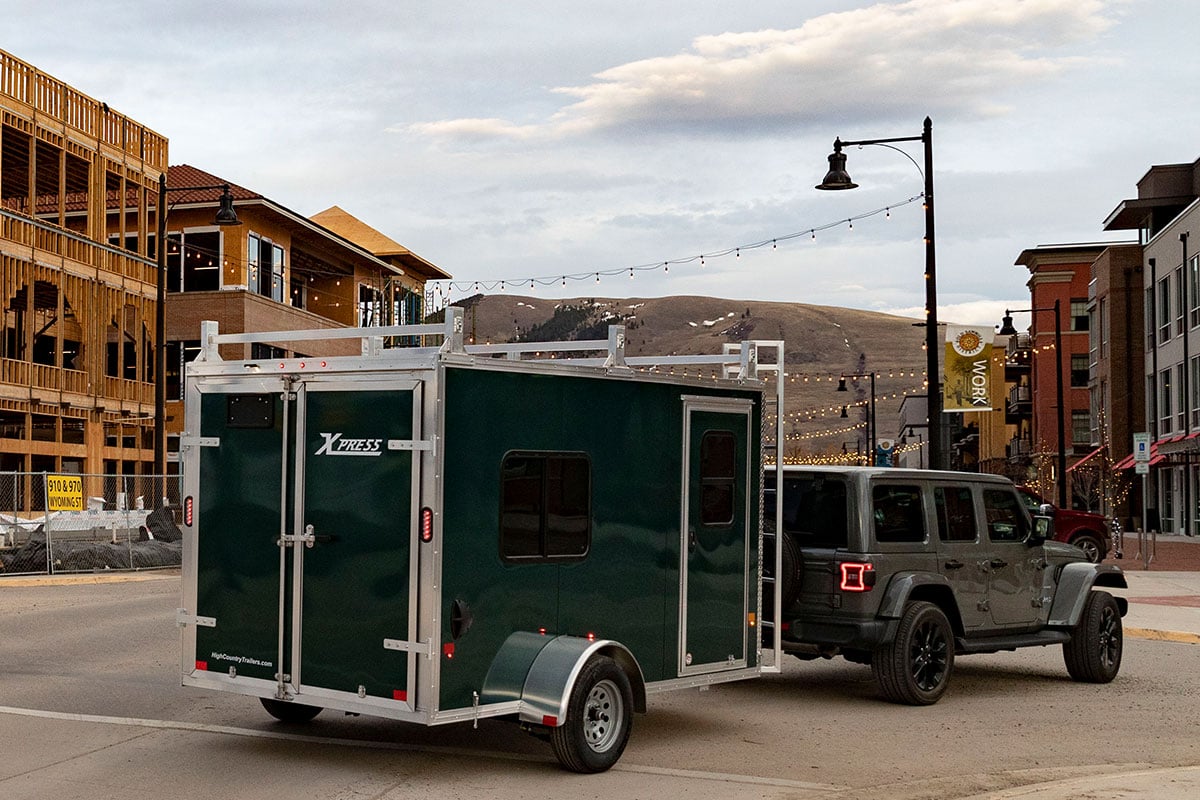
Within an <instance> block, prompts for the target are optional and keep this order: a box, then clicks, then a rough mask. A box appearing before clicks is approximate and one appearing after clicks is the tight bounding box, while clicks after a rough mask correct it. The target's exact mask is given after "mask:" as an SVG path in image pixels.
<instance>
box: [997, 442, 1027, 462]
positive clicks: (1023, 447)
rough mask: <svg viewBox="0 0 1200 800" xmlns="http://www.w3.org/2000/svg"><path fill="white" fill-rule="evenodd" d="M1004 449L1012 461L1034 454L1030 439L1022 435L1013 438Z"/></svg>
mask: <svg viewBox="0 0 1200 800" xmlns="http://www.w3.org/2000/svg"><path fill="white" fill-rule="evenodd" d="M1004 449H1005V452H1006V453H1007V455H1008V459H1009V460H1010V461H1014V460H1019V459H1024V458H1029V457H1030V456H1031V455H1033V445H1031V444H1030V442H1029V440H1028V439H1022V438H1020V437H1014V438H1013V439H1011V440H1010V441H1009V443H1008V444H1007V445H1006V446H1005V448H1004Z"/></svg>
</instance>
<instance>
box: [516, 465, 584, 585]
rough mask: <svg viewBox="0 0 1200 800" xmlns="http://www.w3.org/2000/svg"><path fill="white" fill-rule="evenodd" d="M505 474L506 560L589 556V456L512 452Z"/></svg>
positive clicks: (561, 559) (520, 560)
mask: <svg viewBox="0 0 1200 800" xmlns="http://www.w3.org/2000/svg"><path fill="white" fill-rule="evenodd" d="M500 476H501V478H500V481H501V489H500V557H501V558H502V559H503V560H504V561H506V562H510V563H511V562H520V563H528V562H530V561H564V560H567V561H569V560H573V559H580V558H583V557H584V556H585V555H587V551H588V545H589V543H590V540H591V533H592V524H591V493H592V477H591V464H590V463H589V461H588V459H587V457H586V456H582V455H577V454H567V453H509V454H508V455H506V456H505V457H504V461H503V463H502V464H501V466H500Z"/></svg>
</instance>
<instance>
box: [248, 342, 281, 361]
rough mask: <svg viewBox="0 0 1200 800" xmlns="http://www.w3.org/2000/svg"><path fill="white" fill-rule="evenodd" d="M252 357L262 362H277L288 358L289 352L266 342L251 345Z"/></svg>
mask: <svg viewBox="0 0 1200 800" xmlns="http://www.w3.org/2000/svg"><path fill="white" fill-rule="evenodd" d="M250 357H251V358H253V359H257V360H260V361H262V360H265V361H277V360H278V359H281V358H287V350H284V349H283V348H282V347H276V346H275V345H273V344H266V343H265V342H253V343H251V345H250Z"/></svg>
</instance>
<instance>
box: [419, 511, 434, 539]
mask: <svg viewBox="0 0 1200 800" xmlns="http://www.w3.org/2000/svg"><path fill="white" fill-rule="evenodd" d="M421 541H422V542H432V541H433V509H431V508H428V507H426V508H422V509H421Z"/></svg>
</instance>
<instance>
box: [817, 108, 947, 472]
mask: <svg viewBox="0 0 1200 800" xmlns="http://www.w3.org/2000/svg"><path fill="white" fill-rule="evenodd" d="M894 142H922V143H923V144H924V146H925V147H924V149H925V168H924V169H921V165H920V164H917V162H916V161H915V160H914V159H913V157H912V156H910V155H909V154H908V153H906V152H904V151H903V150H901V149H900V148H898V147H892V143H894ZM869 144H877V145H882V146H883V147H888V148H890V149H892V150H895V151H896V152H898V153H900V154H901V155H903V156H904V157H905V158H907V159H908V160H909V161H912V162H913V165H914V166H916V168H917V171H918V172H920V173H921V177H922V178H923V180H924V183H925V192H924V195H925V323H924V324H925V359H926V362H925V363H926V375H927V384H928V387H929V388H928V398H927V403H926V408H927V409H928V414H929V467H930V469H941V468H942V428H941V419H942V394H941V381H940V379H939V378H938V350H939V349H940V348H939V342H938V321H937V254H936V252H935V248H934V225H933V223H934V216H933V122H932V121H931V120H930V119H929V117H926V118H925V124H924V128H923V129H922V132H921V135H920V136H896V137H891V138H887V139H862V140H859V141H849V142H844V141H842V140H841V138H837V139H834V140H833V152H832V153H830V154H829V172H827V173H826V174H825V180H823V181H821V183H819V184H817V187H816V188H818V189H823V190H827V191H840V190H843V189H854V188H856V187H857V186H858V184H857V183H855V182H854V181H852V180H851V179H850V174H849V173H848V172H846V154H845V153H843V152H842V148H843V147H846V146H847V145H858V146H862V145H869ZM872 457H874V454H872Z"/></svg>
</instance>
